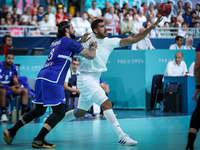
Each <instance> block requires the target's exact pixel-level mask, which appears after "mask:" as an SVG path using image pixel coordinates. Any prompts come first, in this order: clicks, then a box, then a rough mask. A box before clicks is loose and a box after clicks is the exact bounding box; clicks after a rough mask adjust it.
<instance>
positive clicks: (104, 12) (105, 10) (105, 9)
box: [101, 1, 110, 16]
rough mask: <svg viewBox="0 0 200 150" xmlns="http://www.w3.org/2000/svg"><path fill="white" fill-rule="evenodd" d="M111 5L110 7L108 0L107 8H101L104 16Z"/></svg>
mask: <svg viewBox="0 0 200 150" xmlns="http://www.w3.org/2000/svg"><path fill="white" fill-rule="evenodd" d="M109 7H110V2H108V1H106V2H105V8H103V9H101V14H102V16H104V15H105V14H106V13H107V12H108V9H109Z"/></svg>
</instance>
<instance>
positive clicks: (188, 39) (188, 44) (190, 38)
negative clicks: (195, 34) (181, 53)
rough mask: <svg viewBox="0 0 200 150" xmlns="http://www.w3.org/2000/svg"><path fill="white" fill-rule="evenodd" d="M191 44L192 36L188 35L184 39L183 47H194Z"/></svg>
mask: <svg viewBox="0 0 200 150" xmlns="http://www.w3.org/2000/svg"><path fill="white" fill-rule="evenodd" d="M192 46H193V38H192V37H191V36H188V37H187V38H186V40H185V49H195V48H194V47H192Z"/></svg>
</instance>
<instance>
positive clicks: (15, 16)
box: [12, 6, 21, 22]
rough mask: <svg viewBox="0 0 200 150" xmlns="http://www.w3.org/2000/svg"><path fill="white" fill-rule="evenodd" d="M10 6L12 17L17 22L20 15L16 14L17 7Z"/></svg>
mask: <svg viewBox="0 0 200 150" xmlns="http://www.w3.org/2000/svg"><path fill="white" fill-rule="evenodd" d="M12 8H13V13H12V19H13V20H16V21H18V22H19V19H20V17H21V16H20V15H19V14H17V7H16V6H13V7H12Z"/></svg>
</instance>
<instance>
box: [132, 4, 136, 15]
mask: <svg viewBox="0 0 200 150" xmlns="http://www.w3.org/2000/svg"><path fill="white" fill-rule="evenodd" d="M132 9H133V14H137V6H136V5H135V6H133V7H132Z"/></svg>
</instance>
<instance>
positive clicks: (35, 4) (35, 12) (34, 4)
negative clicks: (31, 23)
mask: <svg viewBox="0 0 200 150" xmlns="http://www.w3.org/2000/svg"><path fill="white" fill-rule="evenodd" d="M38 6H39V2H38V0H33V7H32V8H31V15H33V14H37V11H38Z"/></svg>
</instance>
